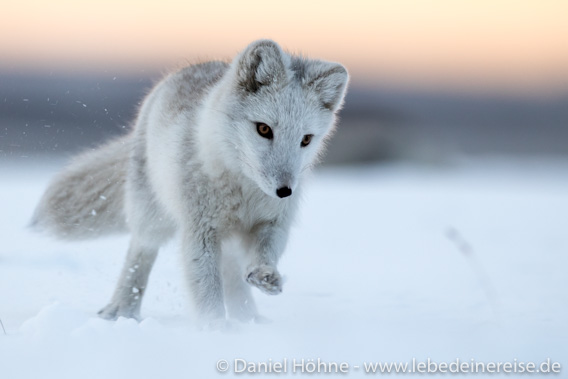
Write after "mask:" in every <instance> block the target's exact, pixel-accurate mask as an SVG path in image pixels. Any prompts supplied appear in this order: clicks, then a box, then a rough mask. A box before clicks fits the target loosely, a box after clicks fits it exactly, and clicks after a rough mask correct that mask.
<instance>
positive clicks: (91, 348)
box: [0, 159, 568, 379]
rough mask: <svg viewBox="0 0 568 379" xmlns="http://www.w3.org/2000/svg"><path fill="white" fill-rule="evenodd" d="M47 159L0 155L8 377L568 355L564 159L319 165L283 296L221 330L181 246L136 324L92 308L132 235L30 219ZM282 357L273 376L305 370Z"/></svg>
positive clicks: (0, 255)
mask: <svg viewBox="0 0 568 379" xmlns="http://www.w3.org/2000/svg"><path fill="white" fill-rule="evenodd" d="M59 167H60V162H56V163H50V162H44V163H41V164H39V163H38V162H29V163H27V164H26V163H25V162H24V159H21V160H20V161H19V162H9V161H3V162H2V161H0V241H1V242H0V320H1V321H2V323H3V325H4V328H5V330H6V333H5V334H3V332H2V330H1V329H0V378H2V379H16V378H17V379H21V378H82V379H87V378H105V379H110V378H137V379H138V378H140V379H142V378H184V379H187V378H215V377H218V376H221V374H219V373H218V371H217V369H216V364H217V362H218V361H219V360H220V359H225V360H227V361H228V362H229V364H230V367H229V373H228V374H227V373H225V374H224V375H230V373H231V372H233V371H234V367H233V365H234V360H235V359H236V358H243V359H247V360H250V361H255V362H269V360H270V359H271V360H272V362H281V361H283V360H284V359H285V358H286V359H287V364H288V365H290V361H292V360H293V359H297V360H298V359H302V358H303V359H306V360H308V359H317V358H321V359H322V360H325V361H326V362H347V363H348V364H349V367H350V368H349V374H348V376H349V377H351V376H353V377H355V376H367V375H366V374H365V373H364V369H363V364H364V363H365V362H377V361H381V362H390V361H401V362H411V361H412V359H413V358H416V359H417V360H418V361H426V360H427V358H431V359H432V360H435V361H437V362H441V361H447V362H452V361H455V360H456V359H457V358H459V359H461V360H463V361H466V362H471V360H472V359H474V360H475V361H483V362H500V361H501V362H504V361H508V362H515V359H516V360H517V362H521V361H524V362H528V361H532V362H535V363H537V364H539V363H540V362H541V361H545V360H546V359H547V358H550V359H551V360H552V361H556V362H560V363H561V364H567V363H568V358H567V357H568V327H567V326H566V322H567V321H568V162H565V163H561V162H560V163H559V162H556V163H555V162H532V163H531V162H526V161H525V162H520V161H517V162H509V163H503V162H501V163H499V162H498V161H485V162H477V163H469V164H460V165H457V166H448V167H441V168H440V167H437V168H436V167H416V166H412V165H386V166H372V167H365V168H357V169H348V168H343V169H325V170H320V171H318V172H317V173H316V174H315V175H314V177H313V178H312V180H311V183H310V184H309V186H308V190H307V193H306V196H305V201H304V204H303V207H302V211H301V217H300V218H299V220H298V223H297V225H296V227H295V228H294V230H293V233H292V237H291V241H290V243H289V246H288V248H287V252H286V255H285V257H284V258H283V261H282V263H281V265H280V271H281V273H282V274H283V275H285V277H286V283H285V286H284V292H283V293H282V294H281V295H280V296H275V297H268V296H265V295H262V294H260V293H259V292H256V295H257V296H256V297H257V300H258V306H259V308H260V310H261V313H262V314H263V315H264V316H266V317H267V318H268V319H270V320H271V322H270V323H268V324H262V325H248V324H247V325H240V326H239V327H238V328H236V330H234V331H231V332H225V333H221V332H206V331H199V330H197V329H196V328H195V327H194V326H193V323H192V317H191V305H190V304H189V302H188V301H187V299H186V292H185V285H184V281H183V277H182V269H181V268H180V267H179V264H180V260H179V259H178V254H177V251H176V244H175V243H171V244H170V245H168V246H167V248H165V249H163V251H162V252H161V254H160V256H159V257H158V261H157V264H156V266H155V268H154V271H153V273H152V275H151V277H150V283H149V289H148V291H147V294H146V298H145V301H144V304H143V306H142V316H143V317H144V318H145V319H144V320H143V321H142V322H141V323H136V322H135V321H133V320H126V319H120V320H118V321H116V322H109V321H104V320H101V319H98V318H97V317H95V315H96V312H97V310H98V309H100V308H101V307H102V306H103V305H105V304H106V302H107V301H108V300H109V298H110V295H111V293H112V290H113V286H114V284H115V280H116V279H117V276H118V273H119V270H120V268H121V265H122V260H123V258H124V255H125V251H126V247H127V243H128V239H127V237H112V238H107V239H104V240H98V241H84V242H80V243H64V242H60V241H56V240H53V239H50V238H49V237H47V236H44V235H37V234H35V233H32V232H31V231H29V230H27V229H26V223H27V222H28V220H29V218H30V216H31V214H32V211H33V208H34V206H35V204H36V202H37V200H38V198H39V196H40V195H41V192H42V190H43V189H44V187H45V185H46V183H47V181H48V180H49V178H50V176H51V175H52V174H53V173H54V172H55V171H57V169H58V168H59ZM355 366H360V368H359V369H357V368H355ZM290 369H291V368H290V367H289V371H288V373H281V374H276V373H272V374H270V375H269V376H280V377H282V376H284V377H286V376H296V377H302V376H303V375H302V374H300V373H296V374H293V373H291V372H290ZM251 375H252V376H255V377H264V376H266V375H261V374H256V375H254V374H251ZM304 375H308V377H309V376H311V375H309V374H304ZM564 375H568V374H566V373H564V370H563V373H562V374H561V375H560V377H562V376H564ZM343 376H345V375H343ZM402 376H403V375H401V377H402ZM472 376H475V375H472ZM496 376H497V375H493V377H496ZM541 376H544V375H542V374H535V375H532V376H530V377H541ZM549 376H551V375H549ZM552 376H553V375H552ZM556 377H558V376H556Z"/></svg>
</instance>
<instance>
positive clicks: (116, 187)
mask: <svg viewBox="0 0 568 379" xmlns="http://www.w3.org/2000/svg"><path fill="white" fill-rule="evenodd" d="M131 145H132V137H131V136H130V135H127V136H124V137H121V138H119V139H117V140H114V141H112V142H110V143H108V144H106V145H103V146H101V147H99V148H98V149H96V150H94V151H89V152H87V153H84V154H82V155H79V156H78V157H76V158H75V159H74V160H73V161H72V162H71V164H70V165H69V166H68V167H67V168H65V169H64V170H63V172H61V173H60V174H58V175H57V176H56V177H55V179H54V180H53V181H52V182H51V183H50V185H49V187H48V188H47V190H46V191H45V193H44V195H43V197H42V198H41V201H40V203H39V204H38V206H37V208H36V210H35V213H34V216H33V218H32V222H31V226H32V227H35V228H38V229H40V230H45V231H47V232H49V233H52V234H54V235H55V236H57V237H59V238H64V239H84V238H93V237H98V236H100V235H103V234H110V233H120V232H125V231H126V230H127V227H126V221H125V216H124V186H125V182H126V174H127V169H128V159H129V156H130V150H131Z"/></svg>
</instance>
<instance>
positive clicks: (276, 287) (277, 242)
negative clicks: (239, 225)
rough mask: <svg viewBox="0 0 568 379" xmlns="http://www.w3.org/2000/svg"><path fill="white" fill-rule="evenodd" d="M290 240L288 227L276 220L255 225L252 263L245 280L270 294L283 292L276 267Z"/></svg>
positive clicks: (252, 241) (252, 236)
mask: <svg viewBox="0 0 568 379" xmlns="http://www.w3.org/2000/svg"><path fill="white" fill-rule="evenodd" d="M287 240H288V228H287V227H285V226H283V225H280V224H278V223H276V222H267V223H263V224H259V225H257V226H255V227H254V228H253V229H252V231H251V249H250V250H251V254H252V257H251V264H250V265H249V267H248V269H247V271H246V274H245V280H246V281H247V282H248V283H249V284H251V285H253V286H255V287H258V289H260V290H261V291H262V292H264V293H266V294H268V295H278V294H279V293H281V292H282V277H281V276H280V273H279V272H278V270H277V269H276V265H277V264H278V260H279V259H280V256H281V255H282V253H283V251H284V248H285V247H286V242H287Z"/></svg>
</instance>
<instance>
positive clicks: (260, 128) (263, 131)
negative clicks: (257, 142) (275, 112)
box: [256, 122, 274, 139]
mask: <svg viewBox="0 0 568 379" xmlns="http://www.w3.org/2000/svg"><path fill="white" fill-rule="evenodd" d="M256 131H257V132H258V134H260V136H261V137H264V138H266V139H272V137H274V136H273V135H272V129H270V126H268V125H266V124H265V123H264V122H257V123H256Z"/></svg>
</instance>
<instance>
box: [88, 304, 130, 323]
mask: <svg viewBox="0 0 568 379" xmlns="http://www.w3.org/2000/svg"><path fill="white" fill-rule="evenodd" d="M98 315H99V317H100V318H103V319H105V320H116V319H118V318H119V317H126V318H133V319H135V320H137V321H140V313H139V312H138V311H137V310H136V309H133V307H130V306H126V307H124V306H121V305H119V304H115V303H110V304H109V305H107V306H106V307H104V308H103V309H101V310H100V311H99V312H98Z"/></svg>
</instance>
